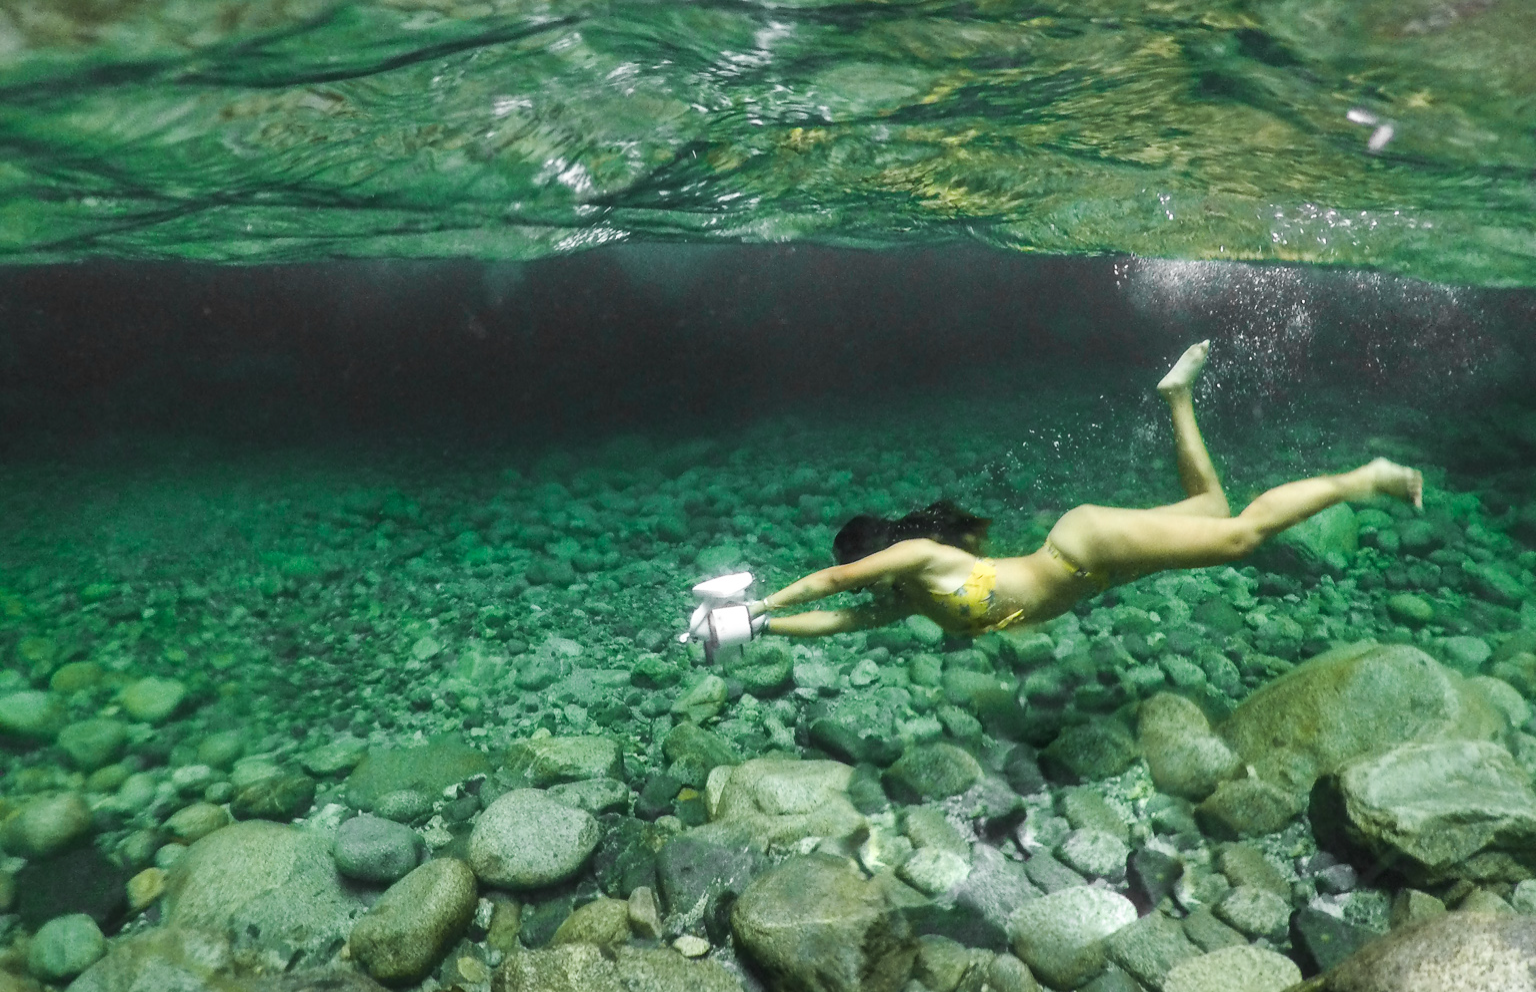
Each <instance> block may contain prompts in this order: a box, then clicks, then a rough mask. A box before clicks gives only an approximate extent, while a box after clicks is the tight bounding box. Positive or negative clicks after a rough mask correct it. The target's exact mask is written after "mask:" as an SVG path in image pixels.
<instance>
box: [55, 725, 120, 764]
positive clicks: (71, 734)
mask: <svg viewBox="0 0 1536 992" xmlns="http://www.w3.org/2000/svg"><path fill="white" fill-rule="evenodd" d="M55 743H57V744H58V746H59V747H60V748H61V749H63V751H64V753H65V754H67V755H69V760H70V763H71V764H73V765H74V766H75V767H76V768H78V769H80V770H81V771H83V772H93V771H95V770H96V769H98V768H101V767H103V766H105V765H110V764H111V763H112V762H114V761H116V760H117V759H118V758H120V757H122V755H123V748H124V747H126V746H127V744H128V727H127V725H126V724H124V723H123V722H122V721H121V720H111V719H107V718H105V717H99V718H96V719H92V720H80V721H77V722H75V723H71V724H70V725H69V726H67V727H65V728H64V729H63V730H61V731H59V738H58V740H57V741H56V742H55Z"/></svg>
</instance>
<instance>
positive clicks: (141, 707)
mask: <svg viewBox="0 0 1536 992" xmlns="http://www.w3.org/2000/svg"><path fill="white" fill-rule="evenodd" d="M186 698H187V687H186V686H185V685H183V684H182V683H180V682H178V681H176V680H175V679H157V678H144V679H139V680H138V681H137V682H134V683H131V684H130V685H129V686H127V687H126V688H125V689H123V691H122V693H121V694H120V695H119V696H118V701H119V702H120V703H122V704H123V711H124V712H125V713H127V714H128V716H129V717H131V718H132V719H134V720H137V721H138V722H140V723H164V722H165V721H166V720H169V719H170V718H171V716H172V715H173V714H174V713H175V712H176V710H177V709H178V708H179V707H180V706H181V704H182V701H183V700H185V699H186Z"/></svg>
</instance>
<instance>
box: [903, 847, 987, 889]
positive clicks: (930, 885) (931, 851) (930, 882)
mask: <svg viewBox="0 0 1536 992" xmlns="http://www.w3.org/2000/svg"><path fill="white" fill-rule="evenodd" d="M970 873H971V866H970V859H969V858H967V857H966V856H965V855H961V854H956V853H955V852H954V851H948V850H945V849H943V848H939V847H924V848H921V849H919V850H918V851H916V852H915V853H913V854H912V856H911V857H909V858H907V859H906V860H905V861H903V862H902V863H901V865H900V866H898V867H897V869H896V877H897V878H899V879H901V880H902V881H903V882H906V883H907V884H908V885H910V886H912V887H913V888H914V889H916V890H917V891H919V892H921V893H923V894H924V895H927V896H937V895H940V894H942V893H946V892H949V891H950V890H951V889H953V888H955V887H956V886H958V885H959V884H960V883H961V882H964V881H965V880H966V877H967V876H969V875H970Z"/></svg>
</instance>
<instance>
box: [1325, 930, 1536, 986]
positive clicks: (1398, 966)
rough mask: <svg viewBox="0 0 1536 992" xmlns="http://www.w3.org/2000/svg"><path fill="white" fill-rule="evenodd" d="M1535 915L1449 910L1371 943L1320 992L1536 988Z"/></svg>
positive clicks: (1328, 979) (1330, 975) (1336, 970)
mask: <svg viewBox="0 0 1536 992" xmlns="http://www.w3.org/2000/svg"><path fill="white" fill-rule="evenodd" d="M1533 961H1536V918H1533V917H1529V916H1514V915H1493V914H1487V913H1468V912H1458V913H1445V914H1443V915H1441V916H1437V917H1434V918H1432V919H1427V920H1423V921H1421V922H1419V923H1412V924H1408V925H1407V926H1403V927H1400V928H1398V929H1395V930H1393V931H1392V932H1390V933H1388V934H1387V935H1386V936H1384V937H1382V938H1380V939H1379V940H1376V941H1373V942H1372V943H1370V944H1368V945H1366V946H1365V947H1364V948H1362V949H1361V950H1360V951H1359V952H1357V953H1356V954H1354V955H1353V956H1352V957H1350V958H1349V959H1348V960H1347V961H1345V962H1344V963H1343V964H1341V965H1339V966H1338V967H1336V968H1334V969H1333V970H1332V971H1330V972H1329V973H1328V974H1327V975H1325V976H1323V978H1321V979H1319V980H1317V981H1316V984H1314V985H1312V986H1310V988H1311V990H1315V992H1536V970H1533V968H1532V965H1531V963H1532V962H1533Z"/></svg>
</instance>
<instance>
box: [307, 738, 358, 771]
mask: <svg viewBox="0 0 1536 992" xmlns="http://www.w3.org/2000/svg"><path fill="white" fill-rule="evenodd" d="M367 754H368V742H367V741H365V740H360V739H359V738H356V737H343V738H341V739H339V740H334V741H327V742H326V743H324V744H322V745H320V746H319V747H317V748H315V749H314V750H312V751H310V752H309V753H307V754H305V755H304V757H303V758H302V759H301V762H300V763H301V764H303V766H304V770H305V771H307V772H309V773H310V774H311V775H318V776H320V777H322V778H324V777H328V776H331V775H337V774H340V773H341V772H350V771H351V770H352V769H354V768H356V767H357V765H358V762H360V761H362V760H363V758H364V757H366V756H367Z"/></svg>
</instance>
